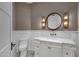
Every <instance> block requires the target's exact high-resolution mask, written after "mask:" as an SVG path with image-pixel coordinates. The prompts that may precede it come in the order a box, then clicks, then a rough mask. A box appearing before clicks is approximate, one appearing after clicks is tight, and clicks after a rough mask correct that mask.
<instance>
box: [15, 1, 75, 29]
mask: <svg viewBox="0 0 79 59" xmlns="http://www.w3.org/2000/svg"><path fill="white" fill-rule="evenodd" d="M15 10H16V11H15V29H16V30H19V29H20V30H30V29H32V30H41V26H40V22H41V20H42V16H45V17H47V15H48V14H50V13H52V12H58V13H60V14H61V15H62V16H63V13H64V12H69V29H64V28H63V24H62V26H61V27H60V28H59V29H58V30H69V31H70V30H72V31H75V30H77V3H75V2H37V3H33V4H27V3H16V4H15Z"/></svg>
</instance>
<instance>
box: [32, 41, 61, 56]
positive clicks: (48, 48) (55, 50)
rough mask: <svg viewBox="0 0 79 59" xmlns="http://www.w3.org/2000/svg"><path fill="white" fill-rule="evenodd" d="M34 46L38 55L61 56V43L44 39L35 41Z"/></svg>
mask: <svg viewBox="0 0 79 59" xmlns="http://www.w3.org/2000/svg"><path fill="white" fill-rule="evenodd" d="M32 43H33V44H32V48H33V50H34V51H35V56H36V57H61V56H62V53H61V52H62V47H61V44H55V43H53V44H52V43H50V42H49V43H48V42H43V41H33V42H32Z"/></svg>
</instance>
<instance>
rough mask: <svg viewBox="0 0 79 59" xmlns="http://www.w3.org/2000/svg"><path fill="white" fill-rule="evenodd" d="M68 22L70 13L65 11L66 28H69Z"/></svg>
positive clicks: (64, 22) (64, 23)
mask: <svg viewBox="0 0 79 59" xmlns="http://www.w3.org/2000/svg"><path fill="white" fill-rule="evenodd" d="M68 24H69V15H68V13H65V14H64V21H63V25H64V28H68Z"/></svg>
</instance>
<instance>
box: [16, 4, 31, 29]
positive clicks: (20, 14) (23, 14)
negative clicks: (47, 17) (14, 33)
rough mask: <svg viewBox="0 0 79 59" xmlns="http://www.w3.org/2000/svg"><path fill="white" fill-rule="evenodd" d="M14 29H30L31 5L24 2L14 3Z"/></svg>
mask: <svg viewBox="0 0 79 59" xmlns="http://www.w3.org/2000/svg"><path fill="white" fill-rule="evenodd" d="M15 29H16V30H30V29H31V5H29V4H26V3H15Z"/></svg>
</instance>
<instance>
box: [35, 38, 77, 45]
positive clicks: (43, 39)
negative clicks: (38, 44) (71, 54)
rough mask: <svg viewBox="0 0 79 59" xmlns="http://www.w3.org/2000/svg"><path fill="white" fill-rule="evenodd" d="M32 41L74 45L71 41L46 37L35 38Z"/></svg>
mask: <svg viewBox="0 0 79 59" xmlns="http://www.w3.org/2000/svg"><path fill="white" fill-rule="evenodd" d="M34 40H40V41H47V42H53V43H67V44H72V45H75V42H74V41H73V40H71V39H63V38H48V37H35V38H34Z"/></svg>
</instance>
